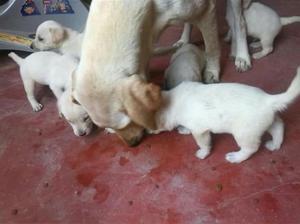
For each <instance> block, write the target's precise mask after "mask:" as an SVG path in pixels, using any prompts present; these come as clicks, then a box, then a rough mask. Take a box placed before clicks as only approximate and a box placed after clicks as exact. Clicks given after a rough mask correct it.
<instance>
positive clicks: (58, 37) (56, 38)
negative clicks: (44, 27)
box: [49, 27, 65, 44]
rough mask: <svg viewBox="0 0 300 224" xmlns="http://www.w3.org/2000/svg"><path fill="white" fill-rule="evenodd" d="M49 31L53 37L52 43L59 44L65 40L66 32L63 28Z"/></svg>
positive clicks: (51, 28)
mask: <svg viewBox="0 0 300 224" xmlns="http://www.w3.org/2000/svg"><path fill="white" fill-rule="evenodd" d="M49 31H50V33H51V35H52V41H53V43H55V44H58V43H59V42H61V41H62V40H63V39H64V38H65V30H64V29H63V28H62V27H55V28H53V27H50V28H49Z"/></svg>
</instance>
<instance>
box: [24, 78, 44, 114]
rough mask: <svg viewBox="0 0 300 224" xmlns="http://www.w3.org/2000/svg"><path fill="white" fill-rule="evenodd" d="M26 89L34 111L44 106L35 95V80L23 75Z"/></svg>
mask: <svg viewBox="0 0 300 224" xmlns="http://www.w3.org/2000/svg"><path fill="white" fill-rule="evenodd" d="M22 80H23V85H24V89H25V92H26V95H27V99H28V101H29V103H30V104H31V107H32V109H33V111H35V112H37V111H40V110H41V109H42V108H43V105H42V104H40V103H39V102H37V100H36V99H35V97H34V81H33V80H32V79H30V78H25V77H22Z"/></svg>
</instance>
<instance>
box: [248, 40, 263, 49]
mask: <svg viewBox="0 0 300 224" xmlns="http://www.w3.org/2000/svg"><path fill="white" fill-rule="evenodd" d="M250 47H251V48H260V47H261V42H260V40H258V41H254V42H252V43H250Z"/></svg>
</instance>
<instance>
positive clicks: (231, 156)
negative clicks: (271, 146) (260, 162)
mask: <svg viewBox="0 0 300 224" xmlns="http://www.w3.org/2000/svg"><path fill="white" fill-rule="evenodd" d="M234 137H235V140H236V142H237V143H238V145H239V146H240V150H239V151H237V152H229V153H227V154H226V160H227V161H229V162H231V163H240V162H243V161H244V160H246V159H248V158H249V157H250V156H251V155H252V154H254V153H255V152H256V151H257V150H258V148H259V145H260V137H257V136H249V135H248V136H234Z"/></svg>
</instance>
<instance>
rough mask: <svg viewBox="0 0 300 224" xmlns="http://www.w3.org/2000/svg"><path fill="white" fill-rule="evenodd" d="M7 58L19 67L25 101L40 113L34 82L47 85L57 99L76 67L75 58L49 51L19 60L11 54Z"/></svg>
mask: <svg viewBox="0 0 300 224" xmlns="http://www.w3.org/2000/svg"><path fill="white" fill-rule="evenodd" d="M8 56H9V57H11V58H12V59H13V60H14V61H15V62H16V63H17V64H18V65H19V66H20V75H21V78H22V81H23V85H24V88H25V92H26V95H27V99H28V101H29V102H30V104H31V106H32V109H33V110H34V111H40V110H41V109H42V108H43V105H42V104H40V103H39V102H37V100H36V98H35V96H34V84H35V82H37V83H39V84H42V85H48V86H49V87H50V89H51V90H52V92H53V93H54V95H55V97H56V98H57V99H58V98H59V97H60V96H61V95H62V93H63V92H64V90H65V89H66V85H67V83H68V81H69V80H70V79H71V74H72V72H73V71H74V70H75V69H76V67H77V65H78V60H76V59H75V58H73V57H70V56H68V55H60V54H57V53H54V52H50V51H43V52H36V53H32V54H31V55H29V56H28V57H26V58H21V57H19V56H18V55H16V54H15V53H13V52H11V53H9V54H8Z"/></svg>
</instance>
